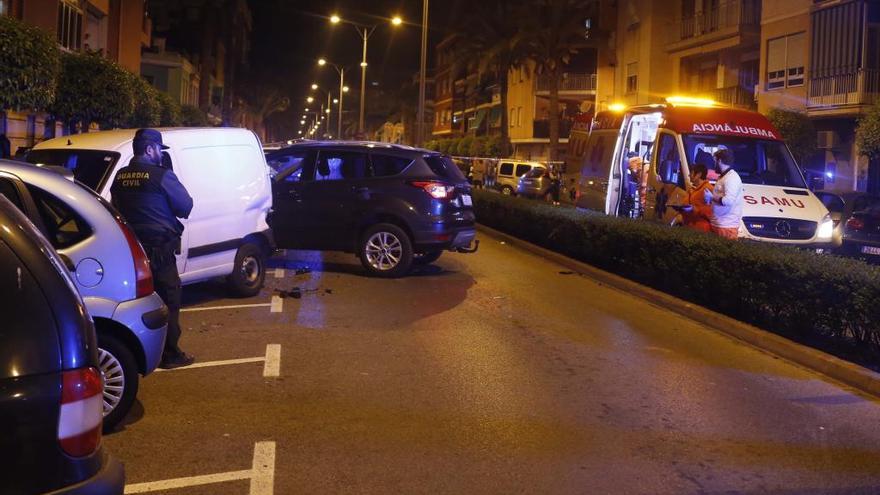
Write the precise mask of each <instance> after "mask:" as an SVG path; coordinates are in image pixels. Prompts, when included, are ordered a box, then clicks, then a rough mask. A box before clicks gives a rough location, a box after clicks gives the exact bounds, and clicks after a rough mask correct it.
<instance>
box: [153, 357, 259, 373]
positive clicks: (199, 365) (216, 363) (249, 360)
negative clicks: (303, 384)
mask: <svg viewBox="0 0 880 495" xmlns="http://www.w3.org/2000/svg"><path fill="white" fill-rule="evenodd" d="M265 360H266V358H265V357H252V358H240V359H224V360H222V361H205V362H203V363H195V364H191V365H189V366H183V367H180V368H172V369H170V370H166V369H162V368H156V371H180V370H191V369H195V368H210V367H212V366H229V365H231V364H246V363H261V362H263V361H265Z"/></svg>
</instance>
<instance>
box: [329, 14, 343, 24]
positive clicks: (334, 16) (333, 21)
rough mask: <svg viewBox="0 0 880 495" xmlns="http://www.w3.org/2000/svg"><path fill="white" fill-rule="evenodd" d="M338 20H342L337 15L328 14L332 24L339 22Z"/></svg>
mask: <svg viewBox="0 0 880 495" xmlns="http://www.w3.org/2000/svg"><path fill="white" fill-rule="evenodd" d="M340 21H342V19H340V18H339V16H338V15H336V14H333V15H332V16H330V22H332V23H333V24H339V22H340Z"/></svg>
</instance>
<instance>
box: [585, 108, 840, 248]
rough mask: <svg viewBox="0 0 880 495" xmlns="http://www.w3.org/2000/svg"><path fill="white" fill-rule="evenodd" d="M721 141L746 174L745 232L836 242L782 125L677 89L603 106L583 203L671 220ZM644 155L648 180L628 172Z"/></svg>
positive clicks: (783, 240)
mask: <svg viewBox="0 0 880 495" xmlns="http://www.w3.org/2000/svg"><path fill="white" fill-rule="evenodd" d="M721 148H727V149H728V150H730V152H731V153H733V156H734V165H733V167H734V168H735V169H736V171H737V172H738V173H739V175H740V177H742V181H743V193H744V196H743V199H744V204H743V219H742V222H741V225H740V229H739V236H740V238H745V239H750V240H753V241H760V242H773V243H779V244H793V245H800V246H808V247H811V248H816V249H820V250H821V249H826V248H831V247H833V244H834V239H833V230H834V224H833V221H832V219H831V216H830V215H829V213H828V210H827V209H826V208H825V206H824V204H822V202H821V201H819V199H818V198H817V197H816V195H815V194H813V192H812V191H811V190H810V189H809V188H808V187H807V183H806V180H805V179H804V175H803V172H802V171H801V169H800V168H799V167H798V164H797V163H796V162H795V160H794V157H793V156H792V155H791V152H790V151H789V149H788V147H787V146H786V145H785V143H784V142H783V141H782V136H781V135H780V133H779V131H778V130H777V129H775V128H774V127H773V125H772V124H771V123H770V121H768V120H767V118H766V117H764V116H763V115H761V114H759V113H757V112H751V111H747V110H740V109H734V108H729V107H724V106H721V105H718V104H716V103H715V102H712V101H709V100H702V99H696V98H675V97H671V98H669V99H667V103H665V104H653V105H642V106H636V107H630V108H615V109H614V110H609V111H603V112H599V113H598V114H596V116H595V118H594V120H593V124H592V126H591V129H590V135H589V140H588V142H587V144H586V150H585V152H584V154H583V161H582V162H581V164H580V180H579V183H578V192H577V199H576V206H577V207H578V208H581V209H590V210H598V211H604V212H605V214H607V215H612V216H623V217H633V218H645V219H653V220H658V221H663V222H666V223H671V221H672V220H673V219H674V217H675V216H676V215H677V212H676V210H675V209H673V208H671V207H670V206H672V205H678V204H682V203H683V202H684V200H685V198H686V195H687V191H688V190H689V188H690V170H691V167H693V166H694V165H695V164H698V163H699V164H703V165H705V166H706V167H707V168H708V169H709V170H712V169H713V167H714V158H713V153H714V152H715V151H717V150H718V149H721ZM636 156H637V157H640V158H642V159H643V160H644V163H645V164H647V166H646V169H647V171H646V174H645V175H643V176H642V177H643V178H644V181H645V183H643V184H641V185H636V184H633V183H632V181H631V180H630V179H629V177H631V176H632V175H631V174H628V173H627V166H628V163H629V160H630V158H631V157H636ZM712 179H713V177H711V176H710V180H712ZM628 181H629V182H628ZM640 193H643V194H644V197H643V198H640V197H638V195H639V194H640Z"/></svg>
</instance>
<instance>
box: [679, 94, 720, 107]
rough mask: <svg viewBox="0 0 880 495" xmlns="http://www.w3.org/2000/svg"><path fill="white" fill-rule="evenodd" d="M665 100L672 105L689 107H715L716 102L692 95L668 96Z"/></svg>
mask: <svg viewBox="0 0 880 495" xmlns="http://www.w3.org/2000/svg"><path fill="white" fill-rule="evenodd" d="M666 102H667V103H669V104H670V105H674V106H689V107H717V106H718V102H717V101H715V100H711V99H709V98H695V97H692V96H670V97H668V98H666Z"/></svg>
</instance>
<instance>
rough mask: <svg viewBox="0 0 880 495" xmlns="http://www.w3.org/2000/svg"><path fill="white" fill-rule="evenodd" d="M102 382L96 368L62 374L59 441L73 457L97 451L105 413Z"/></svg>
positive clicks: (62, 448)
mask: <svg viewBox="0 0 880 495" xmlns="http://www.w3.org/2000/svg"><path fill="white" fill-rule="evenodd" d="M103 392H104V385H103V383H102V382H101V375H100V374H99V373H98V370H96V369H95V368H80V369H76V370H72V371H65V372H63V373H62V375H61V413H60V414H59V415H58V444H59V445H61V450H63V451H64V452H66V453H67V454H68V455H70V456H73V457H84V456H87V455H90V454H92V453H94V452H95V451H96V450H98V445H99V444H100V443H101V422H102V420H103V414H104V393H103Z"/></svg>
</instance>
